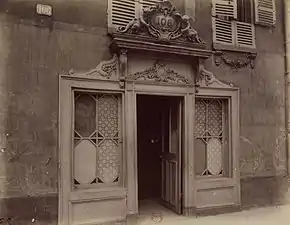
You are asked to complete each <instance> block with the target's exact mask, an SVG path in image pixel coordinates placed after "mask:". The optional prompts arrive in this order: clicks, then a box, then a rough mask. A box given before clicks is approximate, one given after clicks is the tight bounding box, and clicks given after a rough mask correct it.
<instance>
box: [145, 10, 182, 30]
mask: <svg viewBox="0 0 290 225" xmlns="http://www.w3.org/2000/svg"><path fill="white" fill-rule="evenodd" d="M151 19H152V20H151V21H152V25H153V26H154V27H155V28H156V29H158V30H161V31H163V32H172V31H174V30H176V28H177V24H176V20H175V19H174V18H173V17H172V16H168V15H163V14H156V15H154V16H152V18H151Z"/></svg>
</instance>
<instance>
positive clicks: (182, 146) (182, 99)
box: [135, 92, 185, 213]
mask: <svg viewBox="0 0 290 225" xmlns="http://www.w3.org/2000/svg"><path fill="white" fill-rule="evenodd" d="M137 96H150V97H153V98H154V96H162V97H168V98H169V99H170V97H179V98H180V99H179V103H180V104H181V111H179V110H180V105H178V112H179V113H180V114H178V115H179V117H180V116H181V124H179V126H181V129H180V132H181V135H180V137H181V143H180V144H181V148H180V152H178V155H179V156H178V161H179V163H180V165H178V167H180V175H179V177H178V182H180V184H178V185H180V187H179V188H178V189H177V192H180V196H178V197H179V198H182V193H183V190H182V187H183V185H182V183H183V179H182V178H183V167H182V163H183V158H182V157H183V154H184V144H185V143H184V133H185V130H184V128H185V126H184V124H185V122H184V121H185V120H184V112H185V110H184V102H185V95H164V94H155V95H152V94H151V93H147V92H146V94H144V93H142V94H139V93H136V106H137V104H138V100H137ZM137 114H138V112H136V124H135V126H136V130H137V129H138V115H137ZM179 117H178V118H177V119H178V120H179ZM169 127H170V125H169ZM169 129H170V128H169ZM162 135H163V134H162ZM135 136H136V137H135V140H136V150H137V156H138V132H136V135H135ZM169 141H170V138H169ZM169 146H170V143H169ZM137 166H138V157H137ZM177 171H179V170H178V169H177ZM162 173H163V171H162ZM138 176H139V174H138V173H137V195H138V196H139V188H138V178H139V177H138ZM162 182H163V181H162ZM162 184H163V183H162ZM137 200H138V203H139V198H138V199H137ZM177 201H181V199H177ZM164 203H165V202H164ZM178 204H179V205H178V206H179V207H180V211H181V212H182V201H181V202H180V203H178ZM165 205H167V203H165ZM168 206H169V205H168ZM168 208H169V209H170V210H172V211H173V212H175V211H174V209H173V208H172V209H171V207H168ZM176 213H177V212H176Z"/></svg>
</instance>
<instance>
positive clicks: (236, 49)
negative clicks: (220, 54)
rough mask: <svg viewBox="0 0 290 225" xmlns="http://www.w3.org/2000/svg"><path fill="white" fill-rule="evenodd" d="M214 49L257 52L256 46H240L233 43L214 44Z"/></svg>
mask: <svg viewBox="0 0 290 225" xmlns="http://www.w3.org/2000/svg"><path fill="white" fill-rule="evenodd" d="M213 49H214V50H218V51H229V52H241V53H253V54H256V53H257V49H256V48H251V47H239V46H233V45H223V44H213Z"/></svg>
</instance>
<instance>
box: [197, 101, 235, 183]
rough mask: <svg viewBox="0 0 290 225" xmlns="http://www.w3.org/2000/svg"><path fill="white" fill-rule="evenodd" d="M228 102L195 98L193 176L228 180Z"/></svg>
mask: <svg viewBox="0 0 290 225" xmlns="http://www.w3.org/2000/svg"><path fill="white" fill-rule="evenodd" d="M228 104H229V101H228V99H222V98H221V99H218V98H213V99H209V98H197V99H196V102H195V156H194V157H195V174H196V176H198V177H229V176H230V167H231V166H230V164H231V162H230V148H229V141H230V136H229V125H230V124H229V107H228Z"/></svg>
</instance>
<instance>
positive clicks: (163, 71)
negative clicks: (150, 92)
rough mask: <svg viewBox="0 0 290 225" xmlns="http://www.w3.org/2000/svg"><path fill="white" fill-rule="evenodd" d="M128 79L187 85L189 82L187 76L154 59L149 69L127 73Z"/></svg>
mask: <svg viewBox="0 0 290 225" xmlns="http://www.w3.org/2000/svg"><path fill="white" fill-rule="evenodd" d="M128 79H129V80H130V79H131V80H145V81H154V82H160V83H177V84H185V85H189V84H190V83H191V82H190V81H189V80H188V79H187V78H185V77H184V76H182V75H180V74H178V73H176V72H175V71H174V70H172V69H170V68H167V66H166V65H164V64H162V63H160V62H158V61H156V62H155V64H154V66H153V67H151V68H149V69H146V70H144V71H142V72H136V73H134V74H132V75H129V76H128Z"/></svg>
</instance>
